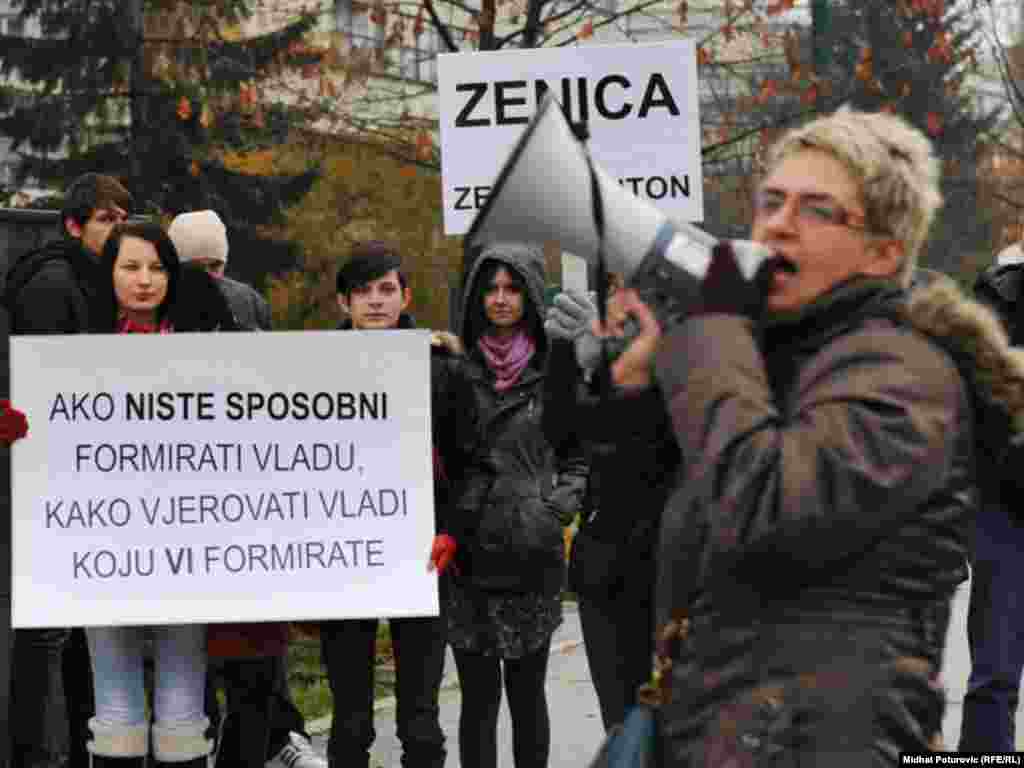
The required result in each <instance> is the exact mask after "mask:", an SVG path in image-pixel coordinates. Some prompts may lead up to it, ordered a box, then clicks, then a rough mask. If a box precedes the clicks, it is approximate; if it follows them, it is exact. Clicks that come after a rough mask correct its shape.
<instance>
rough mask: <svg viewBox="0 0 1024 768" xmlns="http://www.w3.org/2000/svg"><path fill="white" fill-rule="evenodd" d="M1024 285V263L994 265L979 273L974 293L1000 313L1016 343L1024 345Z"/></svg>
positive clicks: (1014, 343)
mask: <svg viewBox="0 0 1024 768" xmlns="http://www.w3.org/2000/svg"><path fill="white" fill-rule="evenodd" d="M1021 288H1024V264H1002V265H998V264H997V265H994V266H991V267H989V268H988V269H986V270H985V271H984V272H982V273H981V274H980V275H978V279H977V281H975V283H974V295H975V296H977V298H978V300H979V301H981V302H982V303H984V304H985V305H987V306H988V307H990V308H991V309H992V310H993V311H994V312H995V313H996V314H997V315H999V319H1000V320H1002V321H1003V324H1004V325H1005V326H1006V331H1007V333H1009V335H1010V342H1011V343H1012V344H1013V345H1015V346H1021V345H1022V344H1024V323H1022V322H1021V320H1022V319H1024V318H1022V317H1021V315H1022V310H1024V306H1022V304H1021V302H1020V298H1021Z"/></svg>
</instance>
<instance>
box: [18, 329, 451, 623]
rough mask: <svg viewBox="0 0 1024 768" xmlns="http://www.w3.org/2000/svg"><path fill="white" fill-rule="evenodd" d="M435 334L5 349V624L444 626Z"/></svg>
mask: <svg viewBox="0 0 1024 768" xmlns="http://www.w3.org/2000/svg"><path fill="white" fill-rule="evenodd" d="M429 377H430V368H429V334H428V333H427V332H426V331H391V332H382V331H376V332H356V331H348V332H344V333H342V332H329V331H318V332H314V331H306V332H301V333H287V332H286V333H269V334H268V333H259V334H247V333H232V334H226V333H211V334H169V335H164V336H153V335H110V336H107V335H98V336H61V337H54V336H48V337H43V336H23V337H12V338H11V400H12V402H13V403H14V404H15V405H16V407H17V408H20V409H21V410H23V411H25V412H26V413H27V415H28V422H29V433H28V436H27V437H26V438H24V439H22V440H20V441H18V442H17V443H15V445H14V446H13V448H12V470H13V472H12V477H13V479H12V491H13V493H12V509H13V525H12V527H13V536H14V540H13V546H12V553H13V597H12V601H13V604H12V621H13V625H14V626H15V627H49V626H91V625H132V624H166V623H189V622H221V621H269V620H297V619H320V618H351V617H371V616H427V615H433V616H436V615H437V613H438V596H437V576H436V574H432V573H428V571H427V560H428V555H429V552H430V543H431V540H432V537H433V532H434V506H433V480H432V471H433V470H432V459H431V455H432V454H431V442H430V441H431V438H430V378H429Z"/></svg>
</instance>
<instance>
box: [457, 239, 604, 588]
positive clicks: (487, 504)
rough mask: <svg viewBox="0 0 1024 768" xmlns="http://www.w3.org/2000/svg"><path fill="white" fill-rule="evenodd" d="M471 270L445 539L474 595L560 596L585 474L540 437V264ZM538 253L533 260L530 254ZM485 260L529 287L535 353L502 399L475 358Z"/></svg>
mask: <svg viewBox="0 0 1024 768" xmlns="http://www.w3.org/2000/svg"><path fill="white" fill-rule="evenodd" d="M499 253H500V254H501V255H496V256H492V257H489V258H487V259H481V260H480V261H478V262H477V263H475V264H474V265H473V268H472V269H471V270H470V272H469V274H468V276H467V280H466V286H467V290H466V294H465V295H464V296H463V306H462V310H463V322H462V325H461V327H462V329H463V341H464V343H465V345H466V350H467V352H466V357H465V358H464V359H463V360H462V361H461V363H460V364H459V366H458V375H457V376H455V377H454V387H453V390H452V401H451V402H452V403H453V404H454V406H453V407H454V409H455V411H456V415H455V424H456V430H457V431H456V433H455V436H454V441H455V443H454V450H455V452H456V454H457V456H458V458H457V460H456V462H454V464H455V466H453V470H454V471H453V480H454V482H455V491H454V496H453V498H454V502H453V505H452V506H453V510H452V520H451V523H450V530H451V532H452V533H453V534H454V535H455V537H456V539H457V541H458V543H459V549H458V555H457V562H458V566H459V572H460V573H461V578H462V579H464V580H465V581H466V582H467V583H468V584H470V585H471V586H473V587H476V588H478V589H481V590H485V591H490V592H506V593H518V594H523V593H540V594H544V595H557V594H558V593H559V592H560V591H561V589H562V586H563V583H564V576H565V546H564V536H563V528H564V526H566V525H568V524H569V522H570V521H571V517H572V516H573V515H574V514H575V512H576V511H577V510H578V508H579V500H580V497H581V495H582V492H583V486H584V476H585V473H586V466H585V464H584V462H583V459H582V454H581V453H580V451H579V449H578V448H577V449H575V450H571V449H570V450H566V451H564V452H562V453H561V455H556V452H555V450H554V447H553V446H552V445H551V443H550V442H549V441H548V440H547V438H546V437H545V435H544V432H543V430H542V429H541V420H542V413H543V386H544V378H545V366H546V360H547V340H546V339H545V338H544V334H543V331H542V330H540V332H539V333H538V332H537V331H538V330H539V329H540V327H541V325H540V315H539V311H540V308H541V307H542V306H543V292H544V282H543V264H542V262H540V261H539V260H536V259H535V258H534V257H535V254H534V252H533V250H532V249H530V248H526V247H519V246H509V247H507V248H502V249H500V251H499ZM537 254H539V251H538V252H537ZM491 260H497V261H500V262H501V263H502V264H503V265H504V266H505V267H506V268H508V269H510V270H512V271H513V272H515V273H517V274H519V275H520V276H521V277H522V278H523V279H524V281H525V282H526V286H527V294H528V295H527V307H526V313H527V316H526V322H527V323H530V324H531V325H532V327H533V333H534V339H535V343H536V345H537V349H536V352H535V353H534V357H533V359H532V361H531V363H530V365H529V366H528V367H527V368H526V370H525V371H523V373H522V374H521V376H520V379H519V381H518V382H517V383H516V384H514V385H513V386H511V387H509V388H508V389H506V390H504V391H502V392H499V391H497V390H496V389H495V386H494V374H493V373H492V372H491V370H490V368H489V367H488V366H487V363H486V362H485V361H484V359H483V355H482V354H481V353H480V351H479V350H478V349H477V342H478V340H479V335H478V334H479V333H480V332H482V329H483V328H484V327H485V323H483V322H482V321H481V318H480V315H479V313H480V312H482V310H481V308H480V307H475V306H471V304H472V302H473V301H474V298H473V297H476V296H478V292H477V290H476V284H477V278H478V276H479V275H480V274H481V268H482V267H483V266H484V265H485V264H486V263H487V262H488V261H491Z"/></svg>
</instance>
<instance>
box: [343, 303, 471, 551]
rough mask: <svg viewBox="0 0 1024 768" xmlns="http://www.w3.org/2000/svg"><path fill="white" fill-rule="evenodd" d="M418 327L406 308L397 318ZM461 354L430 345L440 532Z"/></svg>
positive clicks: (401, 324) (444, 528) (451, 463)
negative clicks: (455, 389)
mask: <svg viewBox="0 0 1024 768" xmlns="http://www.w3.org/2000/svg"><path fill="white" fill-rule="evenodd" d="M415 327H416V321H415V319H414V318H413V316H412V315H410V314H409V313H407V312H403V313H402V314H401V315H400V316H399V318H398V326H397V330H404V329H410V328H415ZM338 330H339V331H350V330H352V321H351V320H348V319H346V320H343V321H342V322H341V323H340V324H339V325H338ZM459 359H460V358H459V356H458V355H456V354H453V353H452V352H451V351H450V350H448V349H447V348H446V347H444V346H441V345H440V344H434V345H431V347H430V421H431V425H430V426H431V435H432V440H433V447H434V452H435V453H434V524H435V527H436V531H437V533H448V532H449V531H448V525H449V518H450V516H451V513H450V511H449V507H450V506H451V495H452V473H453V472H454V471H455V467H456V466H457V463H458V461H457V458H456V448H455V419H456V412H457V410H458V403H457V402H456V400H455V397H454V394H453V392H454V386H455V385H454V383H453V379H454V377H455V375H456V370H457V368H458V365H459Z"/></svg>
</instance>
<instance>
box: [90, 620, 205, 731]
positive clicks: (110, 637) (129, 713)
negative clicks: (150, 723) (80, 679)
mask: <svg viewBox="0 0 1024 768" xmlns="http://www.w3.org/2000/svg"><path fill="white" fill-rule="evenodd" d="M85 633H86V637H88V639H89V652H90V655H91V657H92V669H93V677H94V680H95V683H94V684H95V687H96V721H97V722H99V723H103V724H105V725H111V726H122V725H123V726H133V725H140V724H142V723H144V722H145V721H146V693H145V685H144V677H143V674H144V673H143V661H144V656H145V653H146V638H147V634H150V633H151V635H152V638H153V659H154V673H155V674H154V683H153V715H154V720H155V722H156V723H157V724H161V725H167V726H178V725H191V724H198V723H203V722H205V721H206V713H205V711H204V707H203V696H204V693H205V688H206V625H204V624H183V625H171V626H154V627H89V628H87V629H86V630H85Z"/></svg>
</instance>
